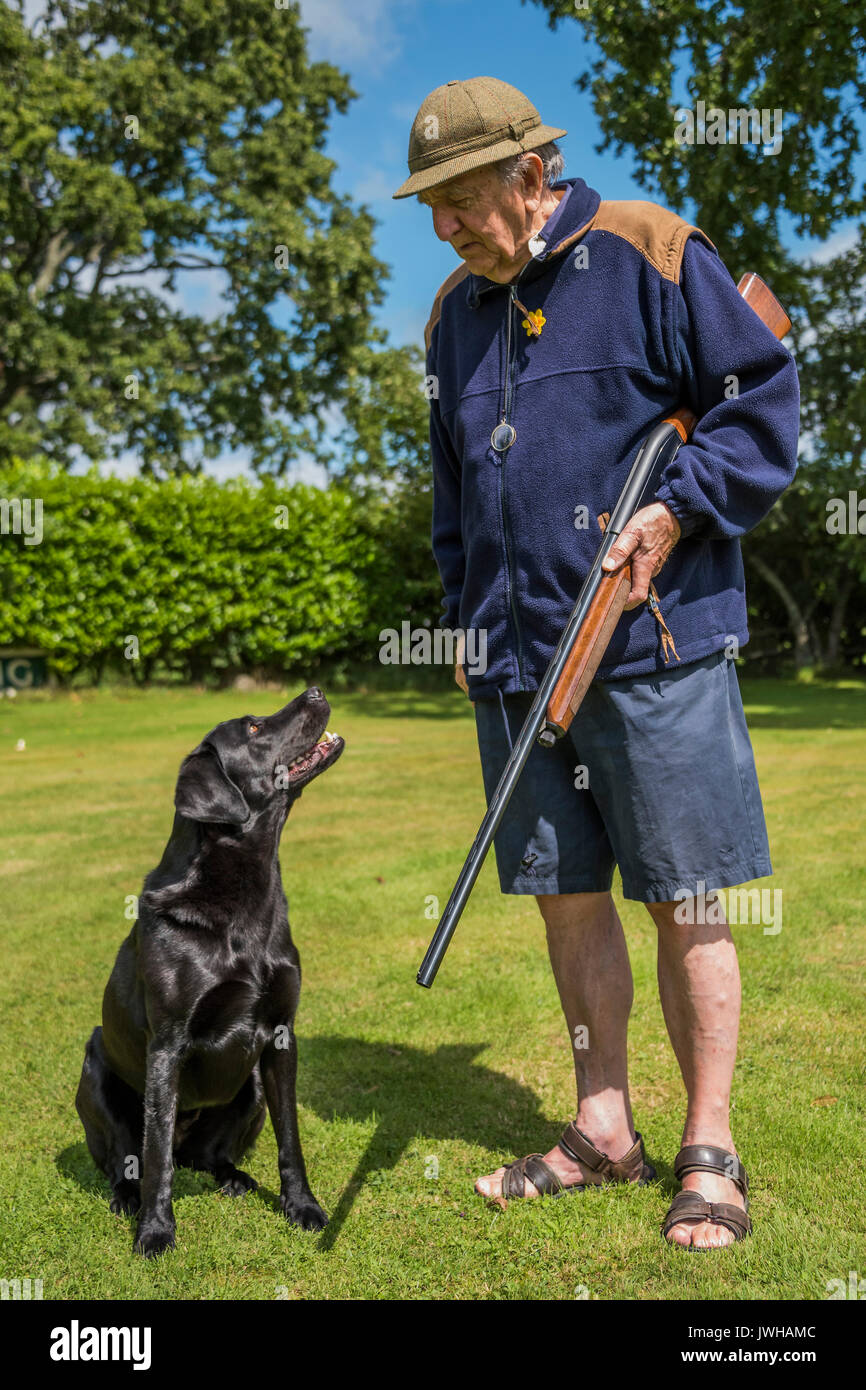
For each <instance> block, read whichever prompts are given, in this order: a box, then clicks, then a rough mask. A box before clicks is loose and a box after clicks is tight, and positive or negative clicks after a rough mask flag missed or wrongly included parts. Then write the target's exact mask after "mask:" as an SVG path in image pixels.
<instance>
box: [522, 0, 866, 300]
mask: <svg viewBox="0 0 866 1390" xmlns="http://www.w3.org/2000/svg"><path fill="white" fill-rule="evenodd" d="M536 3H537V4H538V5H539V6H540V7H541V8H542V9H543V10H546V11H547V13H548V16H549V20H550V24H551V27H556V25H557V24H559V23H561V22H563V21H565V20H566V19H572V20H578V21H579V22H580V23H581V24H583V25H584V27H585V29H586V31H587V33H588V36H589V37H590V38H591V39H592V40H593V41H594V43H595V44H596V45H597V46H598V49H599V50H600V55H599V57H598V60H597V61H594V62H593V64H592V67H591V68H587V69H586V70H584V71H583V72H582V73H580V75H579V77H578V84H577V85H578V86H579V87H580V88H581V90H584V91H586V90H588V91H589V92H590V93H591V95H592V100H593V107H594V109H595V113H596V116H597V118H598V120H599V123H600V126H601V131H602V140H601V143H600V145H599V146H598V148H599V149H603V148H608V147H611V146H612V147H613V149H614V150H615V151H616V152H617V153H622V152H623V151H626V150H628V151H631V152H632V154H633V155H634V159H635V176H636V178H637V180H638V182H639V183H641V184H642V185H643V186H644V187H646V188H647V189H648V190H650V191H651V192H653V193H656V194H660V195H661V199H662V201H664V202H666V203H667V204H668V205H669V206H671V207H673V208H675V209H676V210H677V211H681V210H682V209H683V208H684V207H685V206H686V204H687V203H691V204H692V206H693V207H694V209H695V213H694V216H695V219H696V221H697V222H698V223H699V225H700V226H701V227H702V228H704V230H705V231H706V232H707V234H708V235H709V236H711V237H712V239H713V241H714V242H715V243H716V245H717V246H718V248H719V251H720V252H721V254H722V257H723V259H724V260H726V261H727V262H728V263H729V264H730V265H731V267H732V268H733V269H734V270H735V272H736V273H742V271H744V270H756V271H758V272H759V273H760V274H762V275H764V276H765V278H768V279H769V280H770V281H771V283H772V285H773V288H774V289H775V290H776V292H777V293H778V294H779V295H781V296H782V297H783V298H786V299H788V300H789V301H793V300H794V299H795V298H796V296H797V293H798V289H799V275H798V270H797V267H796V265H795V264H794V263H793V262H792V261H791V259H790V257H789V256H788V255H787V254H786V253H785V251H784V249H783V248H782V245H781V242H780V239H779V227H780V219H781V216H782V214H783V213H787V214H788V215H789V216H790V217H791V218H792V219H793V221H794V225H795V228H796V230H797V232H798V234H801V235H803V234H806V235H809V236H814V237H820V238H825V237H827V236H829V234H830V232H831V231H832V230H833V227H834V226H835V225H836V224H837V223H838V222H839V221H840V220H843V219H845V218H850V217H855V216H858V215H859V214H860V213H862V212H863V210H864V207H866V200H864V190H863V189H862V188H858V187H857V186H856V177H855V163H856V159H857V156H858V154H859V152H860V148H861V146H860V133H859V127H858V119H859V114H860V111H861V110H862V107H863V103H864V100H866V28H864V10H863V6H862V4H860V3H857V0H841V3H840V0H788V3H786V4H785V5H768V4H765V3H757V0H725V3H722V4H719V3H715V0H665V3H664V4H656V3H653V2H652V0H640V3H637V4H628V5H626V4H623V3H622V0H592V3H590V4H589V5H587V6H586V7H584V8H580V9H577V8H576V7H575V4H574V0H536ZM683 97H685V100H683ZM698 101H704V102H705V103H706V106H707V107H708V108H709V107H712V106H715V107H721V108H722V109H723V110H725V111H728V110H739V109H742V108H753V107H754V108H757V109H758V110H761V109H766V110H769V111H774V110H776V109H778V108H781V109H782V110H783V112H784V115H785V120H784V139H783V142H782V146H781V149H780V150H779V151H778V153H776V154H769V153H767V154H765V153H763V151H762V149H761V147H760V146H758V145H747V144H717V145H698V144H694V145H678V144H677V143H676V141H675V139H674V132H675V127H676V122H675V120H674V112H675V110H676V109H677V108H678V107H680V106H681V105H684V106H686V107H688V108H691V109H694V108H695V104H696V103H697V102H698Z"/></svg>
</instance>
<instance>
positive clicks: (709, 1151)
mask: <svg viewBox="0 0 866 1390" xmlns="http://www.w3.org/2000/svg"><path fill="white" fill-rule="evenodd" d="M674 1173H675V1174H676V1176H677V1178H678V1180H679V1181H680V1182H682V1180H683V1178H684V1177H685V1176H686V1174H687V1173H718V1175H719V1177H722V1178H730V1180H731V1182H733V1183H736V1185H737V1187H738V1188H739V1190H740V1193H741V1195H742V1196H743V1197H746V1196H747V1194H748V1191H749V1179H748V1176H747V1174H746V1170H745V1168H744V1167H743V1165H742V1163H741V1162H740V1159H739V1158H738V1156H737V1155H736V1154H732V1153H728V1151H727V1149H719V1148H716V1147H715V1145H713V1144H687V1145H686V1146H685V1147H684V1148H682V1149H680V1151H679V1153H678V1154H677V1156H676V1159H675V1160H674Z"/></svg>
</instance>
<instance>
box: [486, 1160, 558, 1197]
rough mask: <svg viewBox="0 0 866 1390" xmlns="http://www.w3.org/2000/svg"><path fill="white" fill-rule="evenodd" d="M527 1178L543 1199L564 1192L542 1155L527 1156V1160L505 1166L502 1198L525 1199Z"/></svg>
mask: <svg viewBox="0 0 866 1390" xmlns="http://www.w3.org/2000/svg"><path fill="white" fill-rule="evenodd" d="M527 1178H529V1181H530V1182H531V1183H532V1185H533V1186H534V1187H535V1188H536V1190H537V1191H538V1193H539V1195H540V1196H542V1197H555V1196H557V1194H558V1193H560V1192H562V1191H563V1185H562V1182H561V1181H560V1179H559V1178H558V1177H557V1176H556V1174H555V1173H554V1171H553V1169H552V1168H551V1167H550V1164H549V1163H545V1161H544V1159H543V1158H542V1156H541V1154H527V1155H526V1157H525V1158H517V1159H515V1161H514V1162H513V1163H507V1164H506V1165H505V1172H504V1173H503V1174H502V1189H501V1191H502V1196H503V1197H506V1198H507V1197H525V1196H526V1179H527Z"/></svg>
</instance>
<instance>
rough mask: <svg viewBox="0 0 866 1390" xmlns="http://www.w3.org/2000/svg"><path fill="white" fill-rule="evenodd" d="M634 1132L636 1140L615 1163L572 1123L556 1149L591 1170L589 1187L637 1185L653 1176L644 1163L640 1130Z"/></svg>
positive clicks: (644, 1157)
mask: <svg viewBox="0 0 866 1390" xmlns="http://www.w3.org/2000/svg"><path fill="white" fill-rule="evenodd" d="M635 1133H636V1136H637V1137H636V1139H635V1141H634V1144H633V1145H632V1147H631V1148H630V1149H629V1151H628V1153H627V1154H623V1156H622V1158H618V1159H616V1160H614V1159H612V1158H609V1157H608V1155H607V1154H604V1153H602V1152H601V1150H600V1149H597V1148H596V1147H595V1145H594V1144H591V1143H590V1141H589V1140H588V1139H587V1137H586V1135H585V1134H584V1133H583V1132H582V1131H581V1130H579V1129H578V1127H577V1125H576V1124H575V1123H574V1120H572V1121H571V1123H570V1124H569V1125H568V1127H567V1129H565V1130H564V1132H563V1133H562V1135H561V1137H560V1139H559V1147H560V1148H561V1149H562V1152H563V1153H564V1154H565V1155H566V1157H567V1158H570V1159H572V1160H573V1161H574V1162H575V1163H582V1164H583V1165H584V1167H586V1168H588V1169H589V1170H590V1171H589V1174H588V1176H587V1179H586V1181H587V1183H588V1184H589V1183H591V1184H593V1186H596V1187H600V1186H601V1185H602V1183H605V1182H640V1181H641V1180H647V1179H648V1178H650V1177H654V1176H655V1173H654V1171H653V1170H652V1169H651V1168H650V1167H649V1165H648V1164H647V1162H646V1156H645V1154H644V1147H643V1138H642V1137H641V1134H640V1131H639V1130H636V1131H635Z"/></svg>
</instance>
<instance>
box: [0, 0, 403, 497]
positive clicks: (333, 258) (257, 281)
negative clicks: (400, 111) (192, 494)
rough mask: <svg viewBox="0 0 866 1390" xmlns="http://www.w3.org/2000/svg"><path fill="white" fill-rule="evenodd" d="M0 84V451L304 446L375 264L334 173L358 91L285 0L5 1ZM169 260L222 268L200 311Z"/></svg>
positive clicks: (354, 332)
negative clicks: (177, 294) (280, 257)
mask: <svg viewBox="0 0 866 1390" xmlns="http://www.w3.org/2000/svg"><path fill="white" fill-rule="evenodd" d="M0 83H2V89H3V93H4V96H3V101H2V105H0V363H2V370H0V454H3V455H6V456H7V457H8V455H9V454H11V453H19V454H22V455H25V456H29V455H32V454H34V453H46V454H48V456H50V457H54V458H57V459H58V460H60V461H61V462H63V463H64V464H65V463H66V462H67V461H68V460H69V458H70V457H71V456H73V454H74V451H75V450H76V449H78V450H81V451H82V452H83V453H84V454H85V455H86V456H87V457H88V458H91V459H100V458H102V457H106V456H109V455H110V454H112V453H116V452H117V450H118V448H119V447H121V448H122V447H125V448H128V449H132V450H134V451H136V452H137V453H139V454H140V456H141V458H142V460H143V462H144V465H145V467H146V469H147V470H149V471H151V472H153V473H158V474H162V473H170V472H173V471H182V470H183V469H184V468H187V467H192V468H196V467H198V466H200V464H201V461H202V459H206V458H213V457H216V456H217V455H218V454H219V453H220V452H222V451H225V450H227V449H232V448H239V447H245V448H248V449H249V450H250V452H251V457H252V460H253V465H254V467H255V468H257V469H260V470H262V471H273V472H277V473H279V472H282V471H284V470H285V468H286V466H287V464H288V463H289V462H290V460H291V459H292V458H294V457H296V456H297V455H298V454H299V453H300V452H302V451H309V452H316V450H317V449H318V448H319V447H320V442H321V436H322V433H323V427H322V420H323V418H324V413H325V412H326V411H333V410H334V408H335V407H338V406H339V404H340V402H341V399H342V397H343V395H344V393H345V390H346V387H347V384H348V382H349V380H350V378H351V373H352V369H353V367H355V366H357V362H358V360H359V357H360V355H361V353H362V349H367V348H368V347H369V344H370V343H375V342H379V341H381V340H382V336H383V335H382V334H381V331H380V330H377V329H375V328H374V327H373V326H372V321H371V312H372V308H373V306H374V305H375V304H377V303H379V302H381V299H382V288H381V282H382V280H383V279H384V278H385V276H386V275H387V268H386V266H385V265H384V264H383V263H382V262H380V261H378V260H377V259H376V258H375V257H374V256H373V253H372V249H371V248H372V233H373V219H372V218H371V216H370V215H369V213H368V212H366V210H363V209H362V210H360V211H358V210H355V209H354V208H353V207H352V206H351V205H350V202H349V200H348V199H346V198H344V197H341V196H339V195H338V194H337V193H335V192H334V190H333V189H332V188H331V185H330V180H331V175H332V172H333V169H334V165H333V161H331V160H329V159H327V158H326V157H325V155H324V153H323V150H324V144H325V140H326V137H327V127H328V122H329V120H330V118H331V115H332V112H334V111H337V112H345V111H346V109H347V107H348V104H349V102H350V100H351V99H352V97H353V96H354V95H355V94H354V92H353V91H352V89H351V87H350V86H349V83H348V81H347V79H346V77H345V76H344V75H343V74H342V73H341V72H339V71H338V70H337V69H336V68H335V67H333V66H332V65H330V64H328V63H310V62H309V61H308V58H307V54H306V42H305V33H304V30H303V29H302V27H301V24H300V18H299V11H298V6H297V5H296V4H291V5H289V6H288V7H286V8H277V7H276V6H275V5H274V4H273V3H261V0H153V3H149V4H147V5H145V6H129V5H127V4H124V3H122V0H99V3H95V0H50V3H49V4H48V7H47V17H46V19H45V20H44V21H43V20H41V19H40V20H37V21H36V22H35V24H34V26H33V29H32V31H31V30H29V29H28V28H27V27H26V25H25V22H24V20H23V18H22V17H21V16H20V15H19V13H18V12H17V11H16V10H15V9H13V8H11V7H10V5H9V4H7V3H0ZM280 247H284V248H287V256H288V264H287V265H286V266H285V268H283V267H282V266H281V265H279V264H278V263H277V257H276V253H277V248H280ZM181 272H182V273H184V274H193V273H194V274H195V275H196V276H202V275H203V276H206V277H210V280H209V287H210V288H213V287H214V284H215V281H217V280H218V283H219V288H220V291H221V293H222V296H223V300H222V302H221V303H220V304H219V306H218V310H217V312H216V314H215V315H214V316H210V315H209V316H208V317H203V316H200V315H198V314H195V313H188V312H184V311H183V310H182V309H181V308H179V307H178V303H177V300H176V299H174V298H173V297H172V295H173V292H174V291H175V290H176V285H177V276H178V274H179V273H181ZM136 390H137V393H138V394H137V396H136V395H135V392H136Z"/></svg>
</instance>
